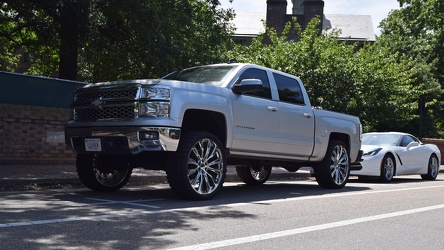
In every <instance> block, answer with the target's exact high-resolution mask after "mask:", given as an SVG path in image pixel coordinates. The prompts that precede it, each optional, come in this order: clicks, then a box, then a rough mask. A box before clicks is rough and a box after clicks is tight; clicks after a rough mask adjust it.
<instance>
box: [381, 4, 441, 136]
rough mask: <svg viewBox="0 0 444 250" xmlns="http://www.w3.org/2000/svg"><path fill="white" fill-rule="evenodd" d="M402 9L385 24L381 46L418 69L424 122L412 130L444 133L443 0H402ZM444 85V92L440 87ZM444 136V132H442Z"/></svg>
mask: <svg viewBox="0 0 444 250" xmlns="http://www.w3.org/2000/svg"><path fill="white" fill-rule="evenodd" d="M398 1H399V3H400V6H401V8H400V9H399V10H394V11H392V12H391V13H390V14H389V15H388V17H387V18H386V19H384V20H383V21H382V22H381V24H380V28H381V36H380V37H378V44H379V46H380V47H384V48H385V49H386V50H387V52H388V53H390V54H397V55H398V56H402V57H404V58H407V59H408V61H410V62H411V64H413V65H415V68H414V69H413V71H412V78H413V80H414V83H413V84H414V85H415V86H417V87H418V88H421V87H420V86H423V87H422V88H423V92H422V94H421V96H420V100H421V103H420V106H419V109H420V111H421V112H422V114H423V115H422V116H421V117H422V120H419V119H416V120H414V121H412V123H411V124H410V127H412V128H414V127H421V126H424V130H425V134H426V135H427V134H434V133H436V132H439V131H442V130H444V124H443V123H442V120H443V118H444V112H443V111H442V110H443V105H444V104H443V102H442V101H440V100H442V98H440V97H437V94H438V95H439V94H442V92H441V89H442V87H443V86H444V68H443V67H442V65H444V30H443V27H444V18H443V16H444V3H443V2H442V1H441V0H398ZM439 85H441V88H440V87H439ZM441 133H442V132H441Z"/></svg>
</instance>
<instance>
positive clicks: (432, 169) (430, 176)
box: [421, 154, 440, 181]
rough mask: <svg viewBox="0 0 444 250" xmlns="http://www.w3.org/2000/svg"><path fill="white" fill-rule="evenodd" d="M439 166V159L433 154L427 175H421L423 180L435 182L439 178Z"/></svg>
mask: <svg viewBox="0 0 444 250" xmlns="http://www.w3.org/2000/svg"><path fill="white" fill-rule="evenodd" d="M439 165H440V164H439V162H438V157H436V155H435V154H432V155H431V156H430V159H429V164H428V168H427V169H428V170H427V174H424V175H421V178H422V179H423V180H430V181H433V180H435V179H436V177H438V173H439Z"/></svg>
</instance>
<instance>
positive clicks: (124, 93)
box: [74, 88, 137, 102]
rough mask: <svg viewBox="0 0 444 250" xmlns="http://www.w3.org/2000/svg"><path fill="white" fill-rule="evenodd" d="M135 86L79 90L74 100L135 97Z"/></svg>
mask: <svg viewBox="0 0 444 250" xmlns="http://www.w3.org/2000/svg"><path fill="white" fill-rule="evenodd" d="M136 95H137V88H130V89H106V90H104V89H100V90H98V91H87V92H80V93H77V94H76V95H75V99H74V102H86V101H93V100H99V99H119V98H129V99H135V98H136Z"/></svg>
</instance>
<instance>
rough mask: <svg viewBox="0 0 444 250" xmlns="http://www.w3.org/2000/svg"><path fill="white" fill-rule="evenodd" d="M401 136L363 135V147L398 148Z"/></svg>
mask: <svg viewBox="0 0 444 250" xmlns="http://www.w3.org/2000/svg"><path fill="white" fill-rule="evenodd" d="M401 138H402V135H394V134H363V135H362V144H363V145H385V146H399V142H400V141H401Z"/></svg>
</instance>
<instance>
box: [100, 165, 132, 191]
mask: <svg viewBox="0 0 444 250" xmlns="http://www.w3.org/2000/svg"><path fill="white" fill-rule="evenodd" d="M129 171H130V170H129V169H122V170H110V171H101V170H100V169H97V168H94V169H93V172H94V176H95V177H96V180H97V181H98V182H99V183H100V184H101V185H103V186H104V187H115V186H118V185H119V184H121V183H122V182H123V181H125V179H126V177H127V175H128V172H129Z"/></svg>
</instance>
